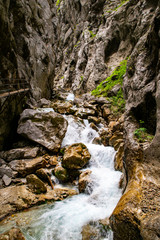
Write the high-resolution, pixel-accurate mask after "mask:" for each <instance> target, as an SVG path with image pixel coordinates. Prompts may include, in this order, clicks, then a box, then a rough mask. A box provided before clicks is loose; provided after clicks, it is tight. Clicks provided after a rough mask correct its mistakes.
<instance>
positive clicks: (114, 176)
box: [0, 116, 121, 240]
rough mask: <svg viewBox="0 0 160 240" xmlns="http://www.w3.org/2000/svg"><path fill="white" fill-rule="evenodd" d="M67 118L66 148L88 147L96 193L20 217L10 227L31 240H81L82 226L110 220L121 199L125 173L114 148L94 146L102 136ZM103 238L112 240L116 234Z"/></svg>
mask: <svg viewBox="0 0 160 240" xmlns="http://www.w3.org/2000/svg"><path fill="white" fill-rule="evenodd" d="M66 118H67V120H68V123H69V126H68V130H67V133H66V136H65V138H64V140H63V143H62V146H66V145H70V144H73V143H78V142H83V143H84V144H85V145H86V146H87V148H88V150H89V152H90V154H91V159H90V163H89V165H88V166H87V168H86V169H90V170H91V171H92V174H91V179H92V181H91V183H92V184H91V186H89V190H90V189H92V191H90V194H88V193H87V194H79V195H76V196H73V197H71V198H68V199H66V200H63V201H61V202H56V203H54V204H49V205H45V206H41V207H39V208H38V209H35V210H31V211H28V212H23V213H20V214H18V215H17V218H15V219H14V220H13V221H12V222H10V225H9V226H8V228H9V227H11V226H12V225H15V224H16V225H18V226H19V227H20V228H21V230H22V231H23V233H24V235H25V237H26V239H27V240H80V239H82V236H81V231H82V227H83V226H84V225H85V224H87V223H88V222H90V221H97V220H99V219H103V218H105V217H109V216H110V214H111V213H112V211H113V209H114V208H115V206H116V204H117V202H118V200H119V198H120V197H121V190H120V189H119V188H118V183H119V179H120V176H121V173H120V172H118V171H115V170H114V164H113V162H114V156H115V151H114V149H113V148H112V147H104V146H103V145H95V144H92V141H93V139H94V138H95V137H97V136H98V133H97V132H96V131H95V130H93V129H92V128H90V126H89V123H88V121H87V120H84V123H82V122H81V121H75V119H74V118H73V117H71V116H68V117H66ZM86 169H84V170H86ZM16 219H17V220H16ZM16 221H17V222H16ZM0 230H1V228H0ZM101 239H110V240H111V239H112V234H111V233H110V234H109V235H107V236H105V237H103V238H101Z"/></svg>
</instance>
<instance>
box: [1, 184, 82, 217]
mask: <svg viewBox="0 0 160 240" xmlns="http://www.w3.org/2000/svg"><path fill="white" fill-rule="evenodd" d="M76 194H77V191H76V190H73V189H68V188H54V190H53V189H51V188H50V187H48V189H47V192H46V193H42V194H35V193H33V192H32V191H30V189H29V188H28V186H26V185H21V186H9V187H7V188H3V189H0V202H1V208H0V220H2V219H4V218H5V217H7V216H8V215H11V214H13V213H15V212H17V211H22V210H24V209H28V208H30V207H33V206H36V205H40V204H42V203H46V201H47V202H50V201H52V202H53V201H60V200H63V199H65V198H67V197H69V196H73V195H76Z"/></svg>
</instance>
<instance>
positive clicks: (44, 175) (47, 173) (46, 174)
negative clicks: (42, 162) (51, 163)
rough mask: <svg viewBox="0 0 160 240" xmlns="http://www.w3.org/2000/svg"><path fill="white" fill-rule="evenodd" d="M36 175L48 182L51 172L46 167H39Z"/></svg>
mask: <svg viewBox="0 0 160 240" xmlns="http://www.w3.org/2000/svg"><path fill="white" fill-rule="evenodd" d="M36 175H37V176H38V177H39V178H40V179H41V180H42V181H45V182H47V183H50V181H49V178H50V176H51V173H50V171H49V170H48V169H44V168H40V169H38V170H37V171H36Z"/></svg>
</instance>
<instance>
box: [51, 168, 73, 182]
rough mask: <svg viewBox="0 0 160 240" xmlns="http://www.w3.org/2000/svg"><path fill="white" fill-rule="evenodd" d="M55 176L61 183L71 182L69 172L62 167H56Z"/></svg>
mask: <svg viewBox="0 0 160 240" xmlns="http://www.w3.org/2000/svg"><path fill="white" fill-rule="evenodd" d="M54 174H55V176H56V178H58V180H59V181H62V182H67V181H68V180H69V175H68V172H67V170H66V169H65V168H63V167H62V166H57V167H55V169H54Z"/></svg>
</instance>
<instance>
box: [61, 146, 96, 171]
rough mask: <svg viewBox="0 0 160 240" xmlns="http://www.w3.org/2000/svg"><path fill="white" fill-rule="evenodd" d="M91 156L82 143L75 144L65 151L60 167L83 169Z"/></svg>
mask: <svg viewBox="0 0 160 240" xmlns="http://www.w3.org/2000/svg"><path fill="white" fill-rule="evenodd" d="M90 157H91V155H90V153H89V152H88V149H87V147H86V146H85V145H84V144H83V143H75V144H73V145H71V146H69V147H67V148H66V149H65V152H64V156H63V159H62V166H63V167H64V168H69V169H80V168H82V167H84V166H85V165H86V164H87V163H88V161H89V159H90Z"/></svg>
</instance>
